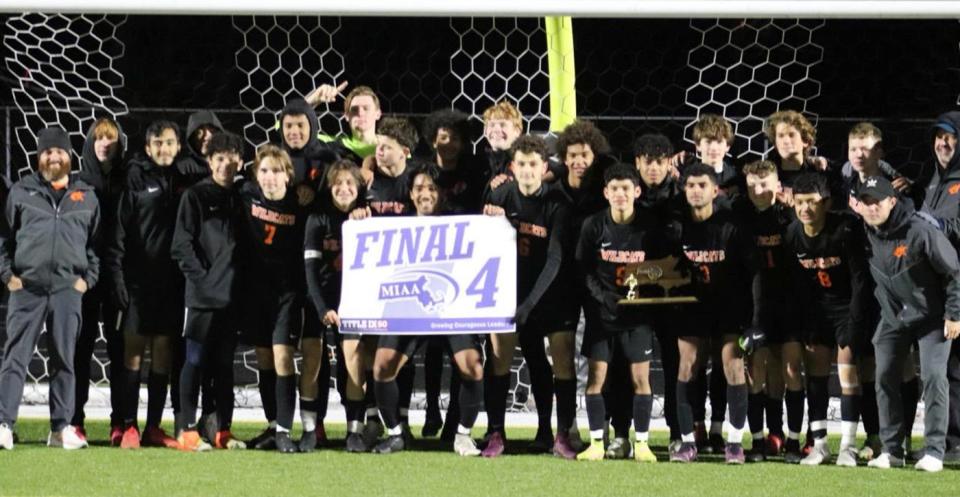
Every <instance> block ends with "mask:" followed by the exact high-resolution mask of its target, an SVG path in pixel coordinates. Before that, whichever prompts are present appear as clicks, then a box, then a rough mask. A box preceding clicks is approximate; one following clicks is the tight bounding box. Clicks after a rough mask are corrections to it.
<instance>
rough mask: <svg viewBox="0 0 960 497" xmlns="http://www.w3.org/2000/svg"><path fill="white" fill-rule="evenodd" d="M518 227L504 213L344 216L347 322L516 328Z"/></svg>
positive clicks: (440, 328)
mask: <svg viewBox="0 0 960 497" xmlns="http://www.w3.org/2000/svg"><path fill="white" fill-rule="evenodd" d="M516 246H517V242H516V231H515V230H514V229H513V227H512V226H510V223H509V222H507V220H506V219H504V218H503V217H491V216H422V217H420V216H416V217H413V216H411V217H379V218H378V217H373V218H368V219H363V220H360V221H347V222H345V223H344V224H343V290H342V294H341V298H340V309H339V311H338V313H339V315H340V330H341V331H343V332H345V333H369V334H374V335H393V334H403V335H420V334H424V335H449V334H460V333H504V332H512V331H515V327H514V323H513V316H514V314H515V313H516V306H517V285H516V277H517V251H516Z"/></svg>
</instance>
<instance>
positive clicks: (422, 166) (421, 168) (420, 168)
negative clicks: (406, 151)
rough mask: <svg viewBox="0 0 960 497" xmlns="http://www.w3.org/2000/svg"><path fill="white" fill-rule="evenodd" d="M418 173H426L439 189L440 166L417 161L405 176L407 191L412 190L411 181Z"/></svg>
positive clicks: (414, 179) (412, 181)
mask: <svg viewBox="0 0 960 497" xmlns="http://www.w3.org/2000/svg"><path fill="white" fill-rule="evenodd" d="M420 175H427V176H428V177H429V178H430V180H431V181H433V184H434V185H437V189H438V190H439V189H440V168H439V167H437V166H436V165H435V164H432V163H430V162H418V163H417V164H416V165H415V166H414V167H413V171H411V172H410V174H409V175H408V176H407V191H413V183H414V181H416V180H417V176H420Z"/></svg>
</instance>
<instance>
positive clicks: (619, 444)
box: [605, 437, 633, 459]
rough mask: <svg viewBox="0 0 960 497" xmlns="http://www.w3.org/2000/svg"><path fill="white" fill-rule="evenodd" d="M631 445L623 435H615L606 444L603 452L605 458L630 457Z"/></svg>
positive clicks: (631, 453) (631, 455)
mask: <svg viewBox="0 0 960 497" xmlns="http://www.w3.org/2000/svg"><path fill="white" fill-rule="evenodd" d="M632 450H633V446H632V445H630V440H629V439H626V438H623V437H615V438H614V439H613V440H611V441H610V445H608V446H607V452H606V454H605V456H606V458H607V459H630V458H631V457H633V451H632Z"/></svg>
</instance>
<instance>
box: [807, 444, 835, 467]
mask: <svg viewBox="0 0 960 497" xmlns="http://www.w3.org/2000/svg"><path fill="white" fill-rule="evenodd" d="M829 458H830V447H827V444H826V443H819V444H818V443H814V444H813V447H812V448H811V449H810V454H808V455H807V457H804V458H803V459H801V460H800V464H801V465H802V466H819V465H821V464H823V462H824V461H826V460H827V459H829Z"/></svg>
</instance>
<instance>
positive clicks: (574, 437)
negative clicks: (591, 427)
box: [567, 423, 587, 452]
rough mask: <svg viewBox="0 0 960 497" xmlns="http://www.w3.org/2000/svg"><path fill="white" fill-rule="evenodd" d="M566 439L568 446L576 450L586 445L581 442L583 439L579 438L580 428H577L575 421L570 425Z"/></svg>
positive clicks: (578, 450)
mask: <svg viewBox="0 0 960 497" xmlns="http://www.w3.org/2000/svg"><path fill="white" fill-rule="evenodd" d="M567 440H569V441H570V447H572V448H573V450H574V451H576V452H580V451H581V450H583V449H584V448H586V446H587V445H586V444H584V443H583V439H582V438H580V430H578V429H577V425H576V423H574V425H573V426H572V427H570V431H568V432H567Z"/></svg>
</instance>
